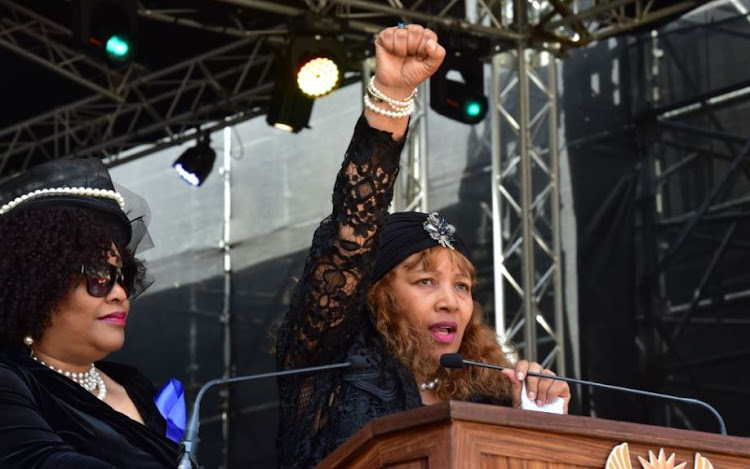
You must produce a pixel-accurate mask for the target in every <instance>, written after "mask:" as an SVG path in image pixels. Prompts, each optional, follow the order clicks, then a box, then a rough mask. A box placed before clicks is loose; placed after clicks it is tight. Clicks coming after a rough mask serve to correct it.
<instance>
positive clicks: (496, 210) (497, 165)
mask: <svg viewBox="0 0 750 469" xmlns="http://www.w3.org/2000/svg"><path fill="white" fill-rule="evenodd" d="M502 57H503V56H502V55H501V54H495V55H494V56H492V86H491V93H492V94H491V95H490V120H491V126H492V127H491V129H490V137H491V141H492V144H491V154H492V176H491V177H492V233H493V236H492V267H493V272H494V274H493V283H494V287H495V332H496V333H497V334H498V335H499V336H500V339H501V341H502V342H504V341H505V340H506V339H508V337H506V334H505V330H506V325H505V290H504V284H505V282H504V281H503V274H504V271H505V265H504V264H503V262H504V260H505V259H504V257H503V236H502V233H503V232H502V226H501V217H502V213H503V210H502V203H503V198H502V197H501V196H500V186H501V184H502V176H501V171H502V157H503V155H502V152H501V151H500V148H501V143H502V142H501V135H502V134H501V132H500V127H501V124H502V120H501V116H500V99H501V98H500V70H501V67H502Z"/></svg>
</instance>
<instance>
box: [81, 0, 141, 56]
mask: <svg viewBox="0 0 750 469" xmlns="http://www.w3.org/2000/svg"><path fill="white" fill-rule="evenodd" d="M73 11H74V22H73V31H74V34H75V37H76V39H77V40H78V41H79V43H80V44H81V45H82V46H83V47H84V48H85V49H86V50H87V51H88V52H90V53H91V54H92V55H94V56H97V57H100V58H102V59H108V60H109V61H111V62H115V63H117V62H126V61H128V60H130V59H132V58H133V56H134V53H135V38H136V24H137V22H136V20H137V0H75V1H74V10H73Z"/></svg>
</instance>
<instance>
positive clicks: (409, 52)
mask: <svg viewBox="0 0 750 469" xmlns="http://www.w3.org/2000/svg"><path fill="white" fill-rule="evenodd" d="M443 58H445V48H443V46H441V45H440V44H438V42H437V34H435V33H434V32H433V31H431V30H429V29H427V28H423V27H422V26H420V25H418V24H409V25H406V26H405V27H402V28H399V27H392V28H386V29H384V30H382V31H381V32H380V33H379V34H378V37H377V39H375V59H376V67H375V85H376V86H377V87H378V88H379V89H380V90H381V91H382V92H383V93H385V94H386V95H387V96H389V97H391V98H393V99H404V98H406V97H407V96H409V95H410V94H411V92H412V91H413V90H414V88H416V87H417V85H419V84H420V83H422V82H423V81H425V80H426V79H428V78H430V76H432V74H433V73H435V71H436V70H437V69H438V67H440V64H441V63H442V62H443Z"/></svg>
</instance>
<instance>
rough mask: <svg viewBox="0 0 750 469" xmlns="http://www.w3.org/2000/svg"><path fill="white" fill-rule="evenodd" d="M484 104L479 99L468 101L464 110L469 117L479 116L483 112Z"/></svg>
mask: <svg viewBox="0 0 750 469" xmlns="http://www.w3.org/2000/svg"><path fill="white" fill-rule="evenodd" d="M482 111H483V106H482V104H481V103H479V102H478V101H467V102H466V104H465V105H464V112H465V113H466V115H467V116H469V117H477V116H479V115H480V114H482Z"/></svg>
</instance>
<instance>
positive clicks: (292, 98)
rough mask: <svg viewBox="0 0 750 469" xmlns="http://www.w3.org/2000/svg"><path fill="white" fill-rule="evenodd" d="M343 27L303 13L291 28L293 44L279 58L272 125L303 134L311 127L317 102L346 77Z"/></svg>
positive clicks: (271, 108) (271, 107)
mask: <svg viewBox="0 0 750 469" xmlns="http://www.w3.org/2000/svg"><path fill="white" fill-rule="evenodd" d="M340 32H341V25H340V24H339V23H338V22H336V21H331V20H330V19H329V18H323V17H319V16H316V15H314V14H303V15H301V16H300V17H298V18H296V19H295V20H294V21H293V22H292V24H291V25H290V38H291V39H290V41H289V43H288V45H287V46H286V47H285V48H284V49H283V50H282V51H281V52H280V53H279V54H278V55H277V56H276V59H275V80H274V91H273V95H272V97H271V101H270V103H269V106H268V114H267V116H266V121H267V122H268V124H269V125H272V126H274V127H277V128H280V129H284V130H288V131H290V132H295V133H296V132H299V131H300V130H302V129H304V128H306V127H309V125H308V124H309V122H310V115H311V114H312V107H313V103H314V100H315V99H316V98H320V97H322V96H325V95H327V94H329V93H330V92H332V91H333V90H335V89H336V88H337V87H338V86H339V85H340V83H341V79H342V77H343V63H344V59H345V57H346V54H345V47H344V44H343V43H342V42H341V41H340V40H338V39H337V36H338V35H339V34H340Z"/></svg>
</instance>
